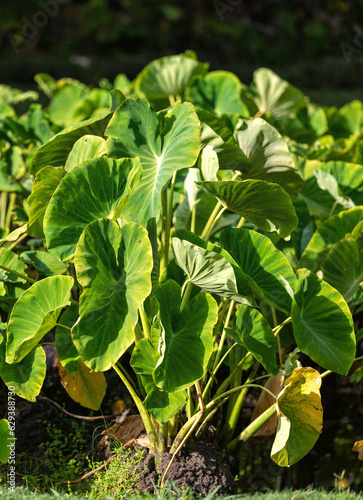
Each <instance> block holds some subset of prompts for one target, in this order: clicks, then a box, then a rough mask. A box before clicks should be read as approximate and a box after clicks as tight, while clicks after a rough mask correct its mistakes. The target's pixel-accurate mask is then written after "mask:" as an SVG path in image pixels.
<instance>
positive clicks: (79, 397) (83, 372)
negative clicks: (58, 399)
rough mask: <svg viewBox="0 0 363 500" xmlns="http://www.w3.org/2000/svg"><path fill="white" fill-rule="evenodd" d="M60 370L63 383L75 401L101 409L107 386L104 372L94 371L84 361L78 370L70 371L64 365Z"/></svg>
mask: <svg viewBox="0 0 363 500" xmlns="http://www.w3.org/2000/svg"><path fill="white" fill-rule="evenodd" d="M58 371H59V377H60V381H61V384H62V385H63V387H64V388H65V390H66V391H67V393H68V394H69V395H70V397H71V398H72V399H73V400H74V401H76V402H77V403H79V404H80V405H82V406H85V407H86V408H90V409H91V410H99V409H100V406H101V403H102V401H103V398H104V397H105V395H106V388H107V383H106V378H105V376H104V374H103V373H100V372H92V371H91V370H90V369H89V368H87V366H86V365H85V364H83V363H82V361H80V362H79V370H78V371H76V372H73V373H68V372H67V370H66V369H65V368H63V366H62V365H58Z"/></svg>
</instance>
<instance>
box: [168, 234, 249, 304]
mask: <svg viewBox="0 0 363 500" xmlns="http://www.w3.org/2000/svg"><path fill="white" fill-rule="evenodd" d="M172 248H173V252H174V255H175V261H176V263H177V264H178V266H179V267H181V269H183V271H184V272H185V274H186V275H187V276H188V279H189V281H190V282H191V283H194V285H197V286H199V287H200V288H202V290H204V291H206V292H208V293H215V294H216V295H219V296H220V297H228V298H230V299H232V300H236V301H237V302H242V301H244V298H246V297H247V298H252V291H251V289H250V287H249V285H248V282H247V280H246V278H245V277H244V276H243V274H242V273H240V272H238V271H239V270H238V267H237V266H235V268H234V267H233V266H232V264H230V262H228V256H226V255H225V252H224V251H223V250H222V249H221V248H220V247H217V246H215V245H212V244H211V243H207V242H205V241H204V240H202V239H200V238H198V237H197V236H196V235H194V234H193V233H191V232H189V231H185V230H184V231H183V230H181V231H177V232H176V233H174V235H173V238H172Z"/></svg>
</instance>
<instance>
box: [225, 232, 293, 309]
mask: <svg viewBox="0 0 363 500" xmlns="http://www.w3.org/2000/svg"><path fill="white" fill-rule="evenodd" d="M219 242H220V244H221V246H222V247H223V248H224V249H225V250H226V251H227V252H228V253H229V254H230V255H231V257H232V258H233V259H234V261H235V262H236V264H237V265H238V266H239V267H240V269H241V271H242V272H243V274H244V275H245V277H246V279H247V281H248V283H249V285H250V287H251V288H252V290H254V291H255V293H256V294H257V295H258V296H259V297H261V298H263V299H264V300H266V302H268V303H269V304H270V305H272V306H274V307H277V308H278V309H280V310H282V311H285V312H286V313H287V314H290V311H291V298H292V297H291V294H292V293H293V291H294V289H295V281H296V278H295V274H294V272H293V270H292V268H291V266H290V265H289V263H288V261H287V259H286V257H285V256H284V254H283V253H282V252H280V250H277V248H276V247H275V246H274V245H273V243H272V242H271V240H270V239H269V238H267V236H264V235H262V234H259V233H256V232H255V231H250V230H248V229H232V228H226V229H224V230H223V231H222V232H221V235H220V238H219ZM286 283H287V284H286Z"/></svg>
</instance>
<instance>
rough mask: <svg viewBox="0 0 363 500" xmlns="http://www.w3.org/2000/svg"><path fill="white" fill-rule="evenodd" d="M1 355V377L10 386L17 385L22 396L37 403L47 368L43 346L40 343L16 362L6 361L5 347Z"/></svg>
mask: <svg viewBox="0 0 363 500" xmlns="http://www.w3.org/2000/svg"><path fill="white" fill-rule="evenodd" d="M0 349H1V348H0ZM0 357H1V361H0V377H1V378H2V379H3V381H4V383H5V384H6V385H7V386H8V387H15V390H14V392H15V393H16V394H17V395H18V396H20V397H21V398H24V399H27V400H28V401H32V402H33V403H35V401H36V399H35V398H36V396H38V395H39V393H40V390H41V388H42V386H43V382H44V379H45V374H46V369H47V366H46V357H45V352H44V349H43V347H41V346H39V345H38V346H37V347H35V348H34V349H32V350H31V351H30V352H29V353H28V354H27V355H26V356H25V357H24V358H23V359H22V360H21V361H20V362H19V363H16V364H9V363H7V362H6V361H5V349H4V350H3V352H2V354H1V356H0Z"/></svg>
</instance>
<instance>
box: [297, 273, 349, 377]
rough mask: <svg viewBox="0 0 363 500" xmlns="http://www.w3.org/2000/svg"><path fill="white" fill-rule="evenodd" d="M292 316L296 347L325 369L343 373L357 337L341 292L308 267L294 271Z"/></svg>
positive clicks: (346, 370) (346, 368) (347, 368)
mask: <svg viewBox="0 0 363 500" xmlns="http://www.w3.org/2000/svg"><path fill="white" fill-rule="evenodd" d="M297 276H298V280H297V282H296V289H295V296H294V299H293V302H292V309H291V317H292V324H293V328H294V335H295V339H296V343H297V346H298V347H299V349H300V350H301V351H302V352H304V353H305V354H307V355H308V356H310V358H311V359H312V360H313V361H315V362H316V363H318V364H319V365H320V366H322V367H323V368H325V369H327V370H331V371H333V372H337V373H340V374H342V375H346V374H347V373H348V371H349V369H350V367H351V365H352V363H353V360H354V356H355V348H356V341H355V335H354V326H353V319H352V315H351V312H350V310H349V307H348V306H347V303H346V302H345V300H344V299H343V297H342V296H341V294H340V293H339V292H338V291H337V290H335V289H334V288H333V287H332V286H330V285H329V284H328V283H325V282H324V281H323V280H321V279H319V278H318V277H317V276H316V275H315V274H313V273H311V272H310V271H309V270H307V269H299V270H298V272H297Z"/></svg>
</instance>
